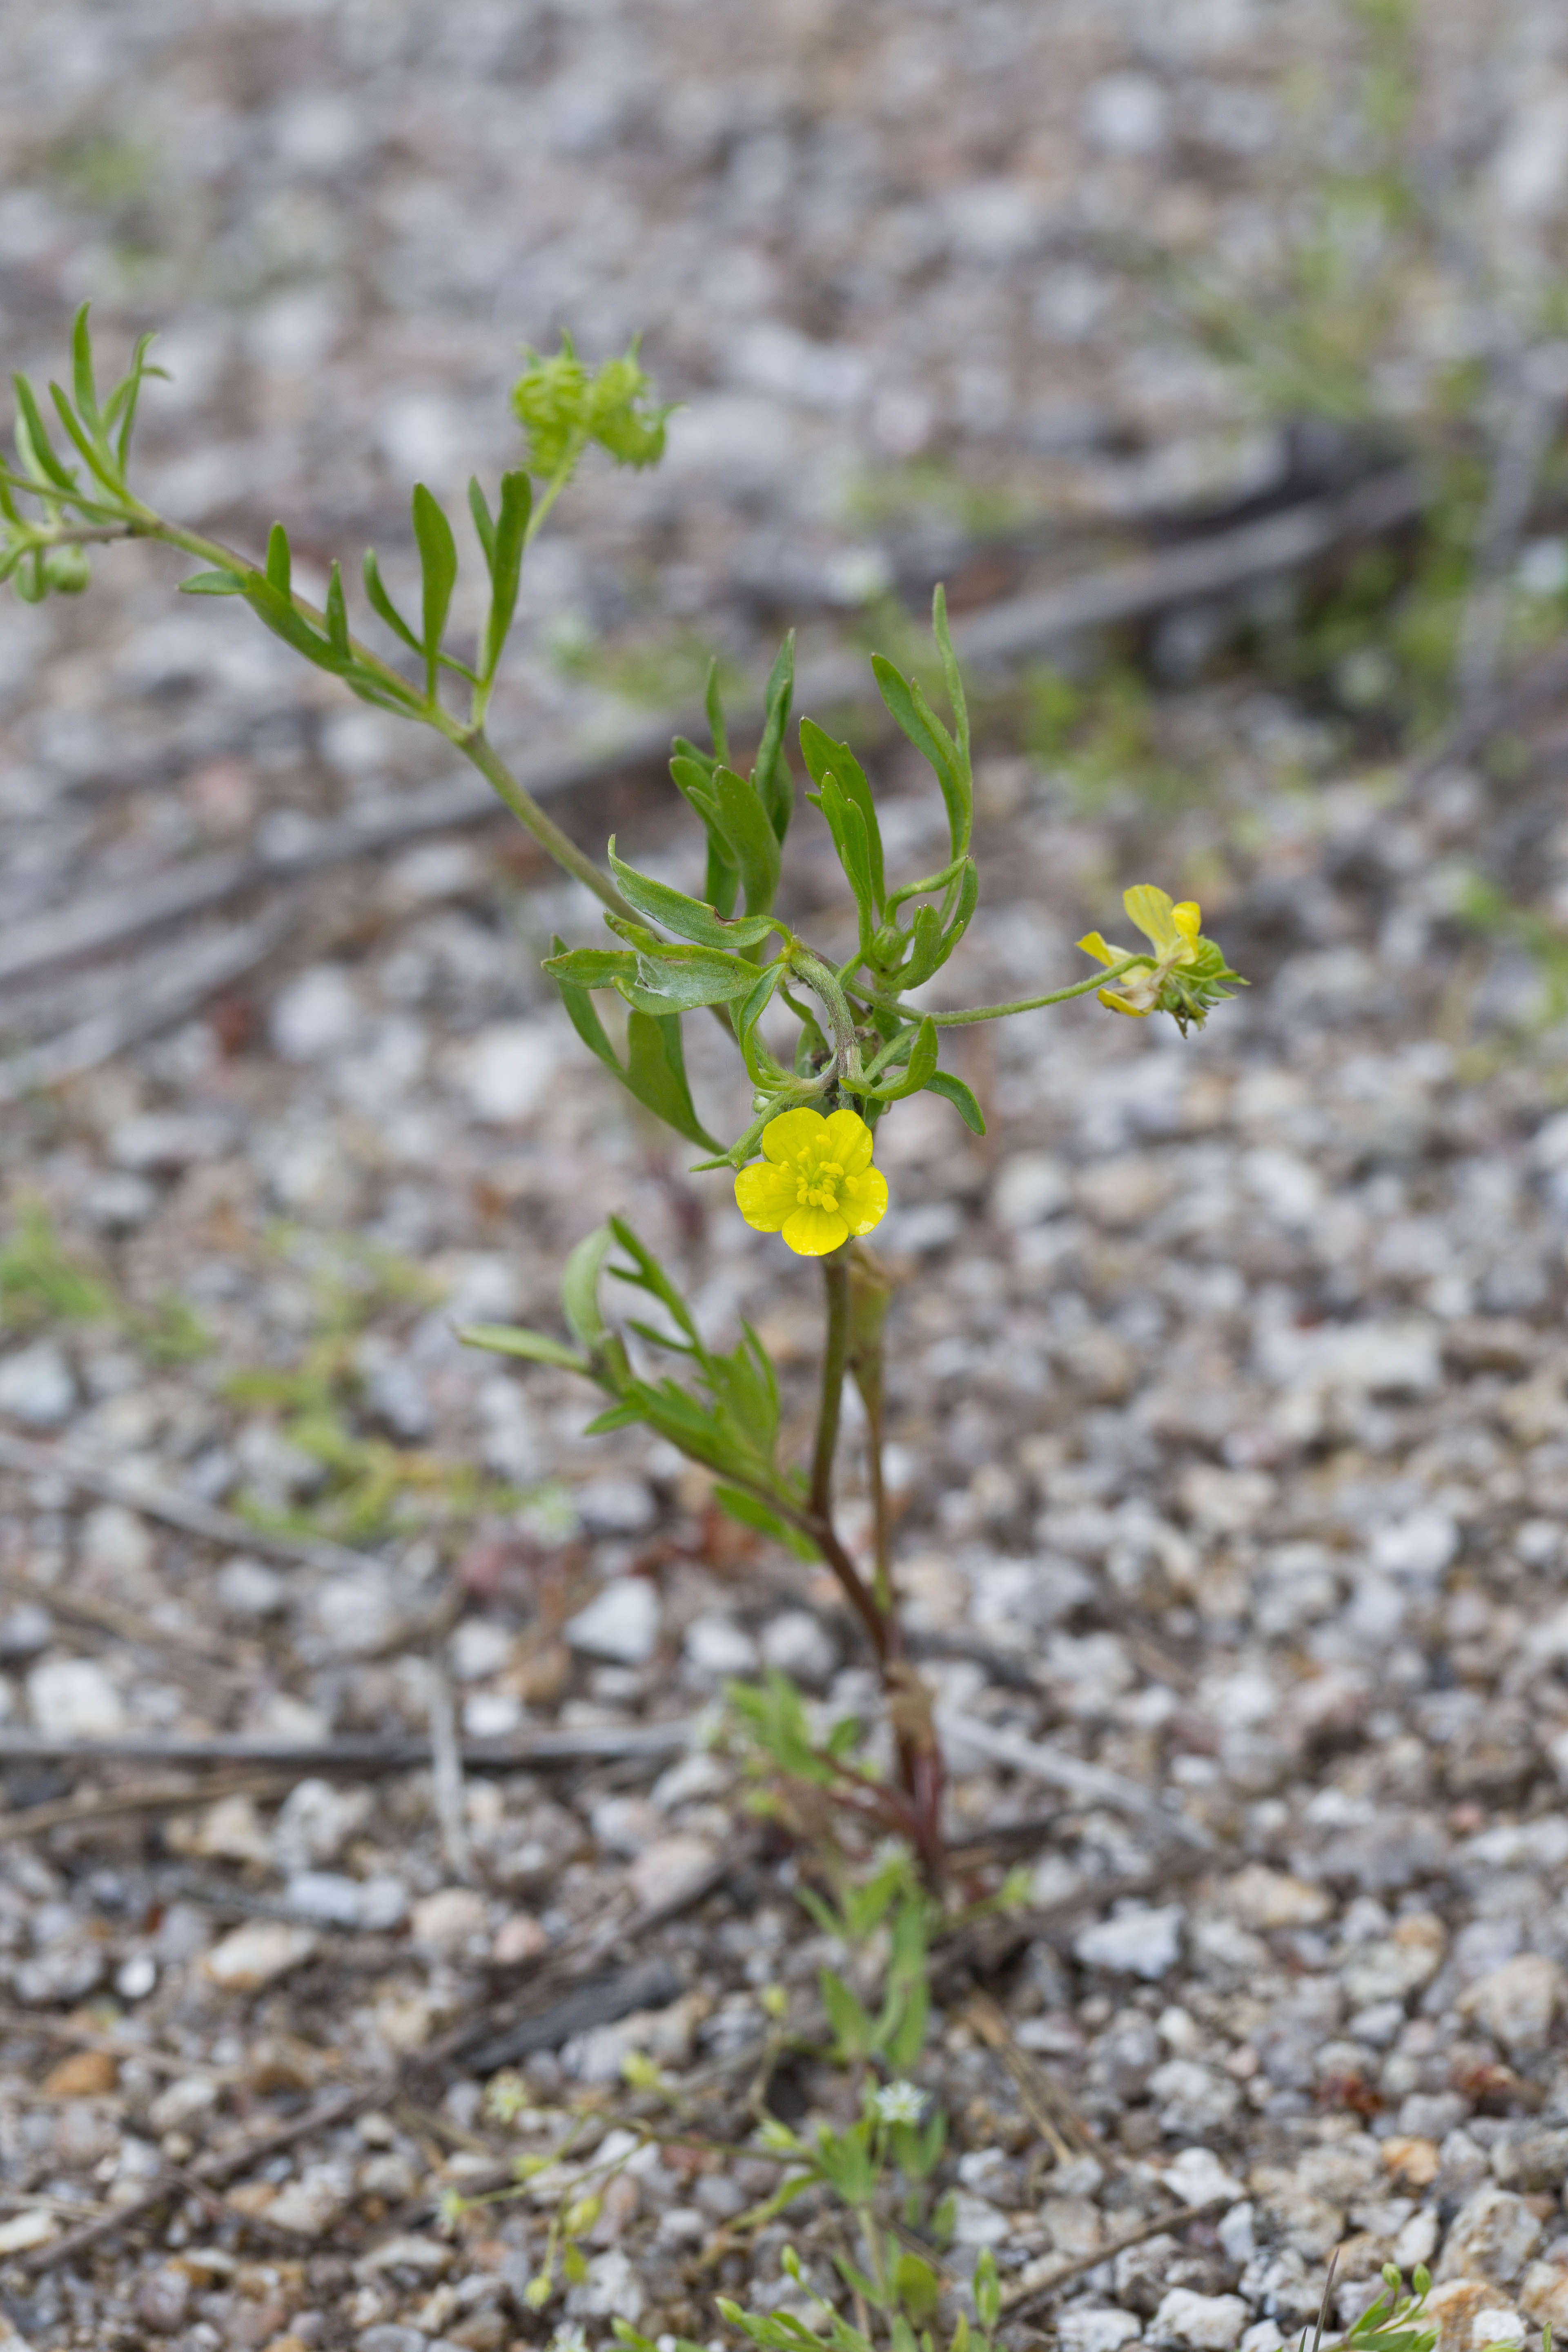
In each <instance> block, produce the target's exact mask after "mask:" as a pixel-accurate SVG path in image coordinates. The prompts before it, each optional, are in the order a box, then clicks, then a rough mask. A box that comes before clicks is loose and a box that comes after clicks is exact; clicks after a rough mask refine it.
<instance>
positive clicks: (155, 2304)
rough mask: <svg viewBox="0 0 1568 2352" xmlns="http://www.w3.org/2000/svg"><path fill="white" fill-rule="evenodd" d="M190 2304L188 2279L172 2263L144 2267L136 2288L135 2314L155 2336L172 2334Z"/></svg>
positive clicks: (177, 2329) (178, 2326) (179, 2324)
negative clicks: (147, 2268)
mask: <svg viewBox="0 0 1568 2352" xmlns="http://www.w3.org/2000/svg"><path fill="white" fill-rule="evenodd" d="M190 2307H191V2282H190V2280H189V2278H188V2277H187V2276H186V2274H185V2273H184V2271H182V2270H176V2269H175V2267H174V2263H162V2264H160V2266H159V2268H158V2269H157V2270H155V2271H148V2272H147V2273H145V2275H144V2276H143V2277H142V2280H141V2282H140V2283H139V2284H138V2286H137V2289H136V2316H137V2318H138V2319H139V2320H140V2321H141V2322H142V2326H143V2327H151V2328H152V2329H153V2332H154V2334H156V2335H159V2336H175V2335H177V2334H178V2333H179V2331H180V2329H181V2328H182V2327H184V2324H185V2316H186V2314H187V2313H188V2311H189V2310H190Z"/></svg>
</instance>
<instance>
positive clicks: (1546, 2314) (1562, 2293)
mask: <svg viewBox="0 0 1568 2352" xmlns="http://www.w3.org/2000/svg"><path fill="white" fill-rule="evenodd" d="M1519 2307H1520V2309H1521V2311H1522V2312H1523V2313H1524V2315H1525V2317H1526V2318H1527V2319H1533V2321H1534V2322H1535V2325H1536V2326H1537V2327H1550V2328H1551V2330H1552V2342H1553V2343H1555V2342H1556V2340H1557V2338H1558V2337H1559V2336H1561V2335H1563V2334H1564V2333H1565V2332H1568V2270H1564V2269H1563V2265H1562V2263H1529V2264H1528V2265H1527V2267H1526V2270H1525V2273H1524V2276H1523V2277H1522V2278H1521V2281H1520V2283H1519Z"/></svg>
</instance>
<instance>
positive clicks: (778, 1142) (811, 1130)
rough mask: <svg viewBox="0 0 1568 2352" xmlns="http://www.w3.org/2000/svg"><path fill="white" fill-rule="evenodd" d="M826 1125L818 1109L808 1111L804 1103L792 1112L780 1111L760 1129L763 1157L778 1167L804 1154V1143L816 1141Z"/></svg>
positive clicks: (819, 1138)
mask: <svg viewBox="0 0 1568 2352" xmlns="http://www.w3.org/2000/svg"><path fill="white" fill-rule="evenodd" d="M826 1125H827V1121H826V1119H825V1118H823V1116H822V1113H821V1112H820V1111H819V1110H811V1109H808V1108H807V1107H806V1106H805V1104H804V1103H802V1104H800V1105H799V1107H798V1108H796V1109H795V1110H781V1111H780V1113H779V1115H778V1117H777V1118H770V1119H769V1121H768V1123H767V1125H766V1127H764V1128H763V1158H764V1159H765V1160H775V1161H777V1162H778V1163H779V1164H780V1165H781V1166H782V1165H783V1164H784V1163H785V1162H786V1161H789V1160H794V1159H795V1156H796V1154H797V1153H799V1152H801V1151H804V1150H805V1147H806V1145H807V1144H808V1143H816V1142H819V1141H820V1140H821V1137H822V1131H823V1129H824V1128H825V1127H826Z"/></svg>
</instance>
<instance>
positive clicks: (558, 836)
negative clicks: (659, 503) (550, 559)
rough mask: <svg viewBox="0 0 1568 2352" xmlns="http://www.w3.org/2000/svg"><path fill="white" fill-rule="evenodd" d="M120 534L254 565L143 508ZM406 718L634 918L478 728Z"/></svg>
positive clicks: (437, 713) (225, 563)
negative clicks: (431, 734)
mask: <svg viewBox="0 0 1568 2352" xmlns="http://www.w3.org/2000/svg"><path fill="white" fill-rule="evenodd" d="M560 487H561V485H560V483H559V482H556V483H554V484H552V487H551V489H550V491H549V492H547V493H546V497H545V499H544V501H543V502H542V506H541V508H540V509H538V514H539V518H540V519H541V520H542V515H543V513H544V512H545V511H546V510H547V509H548V506H549V504H550V501H551V499H552V498H553V497H554V495H555V493H556V491H558V490H559V488H560ZM124 536H126V537H128V538H132V539H155V540H159V541H162V542H163V545H164V546H165V547H175V548H178V549H180V550H181V551H182V552H183V553H184V554H186V555H192V556H195V557H196V558H197V559H198V560H199V561H200V562H206V563H211V564H214V565H216V567H217V568H218V569H219V570H220V571H225V572H235V573H237V574H238V575H240V576H243V575H244V574H246V573H247V572H255V570H256V566H255V565H254V564H253V563H251V562H248V561H247V558H246V557H244V556H243V555H238V554H237V553H236V552H235V551H234V549H233V548H231V547H226V546H225V545H224V543H223V542H222V541H221V540H216V539H207V538H205V537H204V536H203V535H202V534H201V533H200V532H199V531H194V530H184V529H183V528H182V526H181V525H179V524H178V523H172V522H165V521H164V520H163V517H162V515H157V514H154V513H153V511H152V510H151V509H149V508H142V509H139V510H138V511H137V513H136V514H135V515H134V516H133V517H132V519H131V520H129V521H128V522H127V523H126V524H125V526H124ZM292 602H293V604H294V606H295V609H296V611H298V612H299V613H300V614H303V615H304V617H305V618H306V619H307V620H308V621H312V622H314V623H315V624H316V625H317V626H318V627H321V626H324V625H325V615H324V614H321V612H320V611H319V610H318V609H317V607H316V606H315V605H314V604H310V602H309V601H308V600H307V599H306V598H305V597H303V596H300V595H295V596H294V597H293V599H292ZM349 642H350V644H351V645H352V646H353V651H354V656H355V658H356V660H359V661H361V662H363V664H364V665H365V667H367V668H370V669H373V670H376V671H379V672H380V673H381V675H382V676H383V677H385V679H386V681H387V683H388V686H389V687H390V688H392V689H393V690H394V691H395V692H396V693H398V694H406V693H407V691H408V688H407V682H406V680H405V678H403V677H401V676H400V675H399V673H398V672H397V671H396V670H395V669H394V668H392V667H391V666H390V665H389V664H388V663H386V662H384V661H383V660H382V658H381V656H379V655H378V654H374V653H373V652H372V651H371V649H370V647H369V646H363V645H362V644H361V643H360V641H359V640H358V638H356V637H351V638H350V640H349ZM408 716H409V718H411V719H424V721H425V723H426V726H428V727H433V728H434V729H435V730H436V732H437V734H439V735H444V736H445V737H446V739H447V741H448V742H449V743H450V744H452V745H453V746H454V748H455V749H456V750H458V751H461V753H462V754H463V757H464V758H465V759H466V760H468V761H469V762H470V763H471V764H472V765H473V766H474V767H476V768H477V769H478V770H479V773H480V775H481V776H483V778H484V780H485V782H487V783H488V784H489V787H490V789H491V791H492V792H493V793H495V795H496V797H497V799H498V800H500V801H501V802H502V803H504V805H505V806H506V807H507V808H509V809H510V812H511V814H512V815H513V816H514V817H516V819H517V821H518V823H519V824H521V825H522V826H523V827H524V828H525V830H526V831H528V832H529V833H531V835H533V837H534V839H535V841H537V842H538V844H539V845H540V847H541V848H542V849H543V850H545V851H547V852H548V853H549V855H550V856H552V858H553V859H554V860H555V863H556V864H557V866H562V867H563V869H564V870H565V872H566V873H568V874H570V875H571V876H572V877H573V879H574V881H577V882H581V883H582V885H583V887H584V889H586V890H591V891H592V892H593V894H594V896H595V898H597V899H599V900H600V901H601V902H602V903H603V904H604V905H605V906H606V907H608V908H609V909H610V911H611V913H612V914H616V915H624V916H625V917H626V919H627V920H628V921H632V920H635V919H636V918H635V916H634V915H633V912H632V909H631V908H630V907H628V906H627V904H626V900H625V899H624V898H622V897H621V894H620V892H619V891H618V890H617V889H616V886H615V884H614V883H613V882H612V881H611V879H610V877H609V876H608V875H607V874H605V873H602V872H601V871H600V869H599V867H598V866H595V863H594V861H593V859H592V858H591V857H588V856H585V855H584V852H583V851H582V850H580V849H579V848H578V846H577V845H576V843H575V842H574V840H572V838H571V837H570V835H567V834H565V833H563V831H562V829H561V827H560V826H559V825H558V824H556V822H555V820H554V818H553V817H552V816H550V815H548V814H546V812H545V811H544V810H543V809H542V808H541V806H540V804H539V803H538V802H537V801H536V800H535V799H534V797H533V795H532V793H531V792H529V791H527V790H526V789H525V787H524V786H523V785H522V784H521V783H520V782H518V780H517V778H516V777H515V776H514V775H513V774H512V772H511V770H510V768H509V767H508V766H507V764H506V761H504V760H503V759H502V758H501V757H500V753H499V752H498V751H496V749H495V746H494V745H493V744H492V743H491V742H490V740H489V737H488V736H487V735H486V733H485V732H484V730H483V728H482V727H474V728H466V727H464V726H463V725H461V723H460V722H459V721H458V719H454V718H453V717H452V716H451V714H450V713H449V712H447V711H445V710H443V709H441V707H440V705H439V704H438V703H434V702H432V703H430V704H428V705H427V706H426V708H425V709H423V710H420V709H415V708H410V709H409V711H408Z"/></svg>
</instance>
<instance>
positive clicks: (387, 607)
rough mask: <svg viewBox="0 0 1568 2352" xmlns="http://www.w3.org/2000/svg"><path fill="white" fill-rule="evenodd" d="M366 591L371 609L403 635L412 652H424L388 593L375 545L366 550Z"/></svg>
mask: <svg viewBox="0 0 1568 2352" xmlns="http://www.w3.org/2000/svg"><path fill="white" fill-rule="evenodd" d="M364 593H365V594H366V595H367V596H368V597H369V599H370V604H371V610H372V611H373V612H374V614H377V616H378V617H379V618H380V619H381V620H383V621H384V622H385V624H386V625H387V627H388V628H389V629H390V630H391V631H392V634H393V635H394V636H395V637H401V638H402V640H403V642H404V644H405V646H407V647H408V650H409V652H410V653H412V654H418V653H423V652H424V650H425V648H424V646H422V645H421V644H420V642H419V640H418V638H417V637H416V635H415V634H414V632H413V630H412V629H411V628H410V627H409V625H408V624H407V622H406V621H405V619H404V617H403V615H402V614H401V613H400V612H399V611H398V609H397V607H396V605H395V604H394V603H393V601H392V599H391V597H390V596H389V595H388V594H387V593H386V589H385V586H384V583H383V581H382V577H381V566H380V564H379V563H378V562H376V556H375V550H374V547H367V548H366V549H365V551H364Z"/></svg>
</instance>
